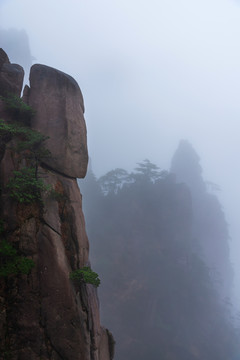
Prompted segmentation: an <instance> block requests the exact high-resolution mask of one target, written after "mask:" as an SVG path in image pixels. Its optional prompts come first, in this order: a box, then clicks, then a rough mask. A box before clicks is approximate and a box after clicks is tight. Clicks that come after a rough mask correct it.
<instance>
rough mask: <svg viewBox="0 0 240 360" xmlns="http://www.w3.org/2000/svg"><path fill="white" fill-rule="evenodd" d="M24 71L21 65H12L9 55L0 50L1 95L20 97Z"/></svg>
mask: <svg viewBox="0 0 240 360" xmlns="http://www.w3.org/2000/svg"><path fill="white" fill-rule="evenodd" d="M23 78H24V70H23V68H22V67H21V66H20V65H17V64H10V61H9V59H8V56H7V54H6V53H5V52H4V51H3V49H0V95H3V96H5V95H8V94H9V93H10V94H14V95H17V96H20V94H21V91H22V84H23Z"/></svg>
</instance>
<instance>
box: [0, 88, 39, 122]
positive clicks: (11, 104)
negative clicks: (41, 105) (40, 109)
mask: <svg viewBox="0 0 240 360" xmlns="http://www.w3.org/2000/svg"><path fill="white" fill-rule="evenodd" d="M0 99H1V100H2V101H4V103H5V106H6V109H7V110H8V112H9V113H10V114H11V115H12V116H13V117H14V118H15V120H17V121H21V122H23V123H24V124H25V125H30V122H31V118H32V117H33V116H34V114H35V111H34V110H33V109H32V107H31V106H29V105H27V104H26V103H25V102H24V101H23V100H22V99H21V98H19V97H18V96H16V95H13V94H9V95H8V96H7V97H4V96H1V97H0Z"/></svg>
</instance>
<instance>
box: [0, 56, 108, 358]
mask: <svg viewBox="0 0 240 360" xmlns="http://www.w3.org/2000/svg"><path fill="white" fill-rule="evenodd" d="M5 61H6V60H5ZM1 75H2V74H1V73H0V78H1ZM38 81H39V86H38ZM25 99H27V100H29V103H30V104H31V105H32V107H33V108H34V110H36V111H37V112H36V116H35V117H34V118H33V119H32V124H31V126H32V128H33V129H37V130H39V131H40V132H41V133H42V134H43V135H46V136H49V137H50V139H49V140H48V141H47V142H46V144H45V146H46V147H47V148H48V149H49V150H50V151H51V158H52V159H50V158H49V159H48V160H47V161H46V162H45V161H43V162H39V163H38V166H37V178H38V179H42V180H43V182H44V184H45V185H50V186H51V189H52V190H51V192H50V191H47V190H46V191H42V193H41V198H42V201H41V202H38V201H35V202H32V203H20V202H18V201H16V199H14V198H12V197H11V194H10V191H9V188H8V187H7V184H8V182H9V179H10V178H11V177H12V176H13V175H14V171H19V170H21V169H22V168H23V167H25V166H30V160H29V151H28V150H26V151H20V152H19V151H16V141H17V140H16V139H15V138H14V136H13V135H11V136H7V137H6V136H4V137H3V136H2V133H1V132H0V135H1V139H0V140H1V141H0V143H2V146H1V149H0V155H1V156H0V185H1V195H0V216H1V224H0V225H1V229H0V246H1V244H2V243H3V241H4V240H5V241H7V242H8V243H10V244H11V245H12V246H14V248H15V249H17V252H18V253H19V254H20V255H21V256H25V257H27V258H29V259H32V260H33V261H34V264H35V266H34V268H33V269H32V270H31V272H30V274H28V275H27V274H21V273H20V274H18V275H9V276H7V277H1V276H0V360H6V359H7V358H11V359H12V360H40V359H41V360H50V359H51V360H60V359H64V360H112V359H113V339H112V336H111V334H110V333H109V331H108V330H106V329H104V328H103V327H102V326H101V325H100V318H99V304H98V297H97V291H96V288H95V287H94V286H93V285H91V284H85V283H75V282H73V281H72V280H70V279H69V274H70V272H71V271H74V270H76V269H79V268H81V267H83V266H86V265H89V260H88V253H89V243H88V238H87V235H86V231H85V222H84V215H83V212H82V196H81V193H80V191H79V188H78V185H77V181H76V178H75V177H76V176H78V177H80V176H84V175H85V172H86V167H87V146H86V128H85V122H84V118H83V100H82V95H81V92H80V89H79V87H78V85H77V84H76V82H75V81H74V80H73V79H72V78H71V77H69V76H68V75H66V74H63V73H61V72H59V71H57V70H55V69H52V68H48V67H46V66H42V65H36V66H34V68H33V70H32V73H31V87H30V89H28V90H25ZM0 105H1V106H2V107H0V111H1V118H3V117H4V114H5V113H6V119H5V117H4V120H6V121H7V122H9V123H11V121H13V120H14V119H11V118H10V117H9V116H7V110H6V109H4V104H0ZM58 107H59V108H58ZM56 124H57V125H56ZM75 128H76V131H75ZM59 140H61V141H59ZM18 141H19V139H18ZM20 141H21V137H20ZM60 160H61V161H60ZM75 163H76V164H75ZM56 194H57V196H56ZM3 261H4V259H3V258H2V257H1V254H0V267H1V265H2V262H3Z"/></svg>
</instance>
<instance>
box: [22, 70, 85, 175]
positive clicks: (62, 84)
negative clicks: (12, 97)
mask: <svg viewBox="0 0 240 360" xmlns="http://www.w3.org/2000/svg"><path fill="white" fill-rule="evenodd" d="M24 99H25V100H26V101H27V103H28V104H29V105H30V106H31V107H32V108H33V109H34V110H36V115H35V116H34V118H33V121H32V128H33V129H35V130H38V131H39V132H41V133H43V134H44V135H46V136H49V140H48V141H47V142H46V147H47V148H48V149H49V151H50V152H51V154H52V156H51V157H50V158H49V159H47V160H45V163H46V164H47V165H48V166H49V167H51V168H52V169H54V170H56V171H58V172H60V173H62V174H65V175H67V176H69V177H74V178H76V177H78V178H82V177H84V176H85V174H86V171H87V162H88V151H87V141H86V126H85V120H84V116H83V113H84V105H83V97H82V93H81V90H80V88H79V86H78V84H77V83H76V81H75V80H74V79H73V78H72V77H71V76H69V75H67V74H64V73H63V72H61V71H58V70H56V69H53V68H51V67H48V66H45V65H38V64H36V65H33V66H32V68H31V71H30V89H27V88H26V89H25V92H24Z"/></svg>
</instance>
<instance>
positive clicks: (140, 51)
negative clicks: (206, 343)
mask: <svg viewBox="0 0 240 360" xmlns="http://www.w3.org/2000/svg"><path fill="white" fill-rule="evenodd" d="M0 24H1V25H0V30H2V31H3V30H8V29H11V28H15V29H17V30H21V29H24V30H25V31H26V34H27V35H28V38H29V43H30V49H31V54H32V55H33V56H34V58H35V59H36V60H34V61H33V62H36V63H43V64H47V65H49V66H52V67H55V68H58V69H60V70H62V71H64V72H66V73H68V74H70V75H72V76H73V77H74V78H75V79H76V80H77V81H78V83H79V85H80V88H81V90H82V92H83V96H84V100H85V108H86V113H85V118H86V123H87V129H88V147H89V154H90V157H91V160H92V166H93V169H94V172H95V173H96V175H97V176H101V175H103V174H104V173H106V172H107V171H109V170H111V169H113V168H124V169H127V170H129V171H130V170H131V169H133V168H134V167H135V164H136V162H138V161H141V160H143V159H146V158H148V159H150V160H151V161H152V162H153V163H156V164H157V165H158V166H159V167H160V168H161V169H169V168H170V162H171V158H172V156H173V154H174V152H175V150H176V148H177V146H178V143H179V141H180V140H181V139H187V140H188V141H189V142H190V143H191V144H192V145H193V146H194V148H195V149H196V151H197V153H198V154H199V156H200V158H201V165H202V168H203V178H204V180H209V181H212V182H213V183H216V184H217V185H219V187H220V188H221V192H219V193H218V197H219V198H220V201H221V203H222V205H223V209H224V211H225V215H226V217H227V222H228V223H229V229H230V236H231V242H230V247H231V258H232V262H233V265H234V270H235V282H234V284H235V288H234V293H233V298H232V301H233V304H234V306H235V308H236V309H237V310H239V308H238V307H239V300H240V295H239V294H240V285H239V280H240V266H239V255H238V254H239V250H240V245H239V235H240V224H239V219H238V207H239V203H240V195H239V184H240V170H239V166H238V156H239V154H240V142H239V130H240V129H239V119H240V102H239V94H240V67H239V64H240V47H239V38H240V3H239V2H237V1H232V0H220V1H219V0H218V1H217V0H202V1H192V0H182V1H179V0H172V1H169V0H161V1H156V0H149V1H148V2H146V1H142V0H131V2H129V1H126V0H121V1H120V0H117V1H110V0H102V1H93V0H88V1H84V0H79V1H76V0H69V1H64V0H52V1H51V2H49V1H45V0H42V1H41V2H38V3H37V2H35V1H30V0H21V1H20V0H8V1H1V2H0ZM1 42H2V39H0V45H1ZM1 47H2V45H1ZM9 56H10V60H11V61H13V62H14V61H16V60H15V59H14V55H11V54H9ZM22 65H24V64H22Z"/></svg>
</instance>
